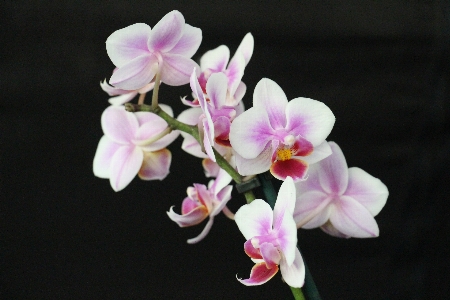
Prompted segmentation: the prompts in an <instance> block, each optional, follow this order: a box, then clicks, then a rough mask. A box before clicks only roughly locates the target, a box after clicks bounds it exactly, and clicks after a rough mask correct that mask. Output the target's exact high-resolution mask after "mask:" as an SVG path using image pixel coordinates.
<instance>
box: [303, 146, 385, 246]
mask: <svg viewBox="0 0 450 300" xmlns="http://www.w3.org/2000/svg"><path fill="white" fill-rule="evenodd" d="M329 145H330V147H331V149H332V151H333V154H332V155H330V156H328V157H327V158H325V159H324V160H322V161H320V162H319V163H317V164H315V165H314V166H311V168H310V170H309V177H308V180H306V181H303V182H298V183H296V187H297V202H296V206H295V210H294V219H295V221H296V223H297V227H298V228H300V227H302V228H305V229H310V228H316V227H320V228H321V229H322V230H323V231H325V232H326V233H328V234H330V235H333V236H336V237H345V238H350V237H357V238H368V237H377V236H378V235H379V229H378V225H377V222H376V221H375V219H374V216H376V215H377V214H378V213H379V212H380V211H381V209H382V208H383V207H384V205H385V204H386V200H387V197H388V195H389V192H388V189H387V187H386V185H384V184H383V183H382V182H381V181H380V180H379V179H378V178H375V177H373V176H371V175H369V174H368V173H366V172H365V171H363V170H361V169H360V168H356V167H353V168H348V167H347V162H346V161H345V157H344V154H343V153H342V150H341V148H339V146H338V145H337V144H336V143H333V142H329Z"/></svg>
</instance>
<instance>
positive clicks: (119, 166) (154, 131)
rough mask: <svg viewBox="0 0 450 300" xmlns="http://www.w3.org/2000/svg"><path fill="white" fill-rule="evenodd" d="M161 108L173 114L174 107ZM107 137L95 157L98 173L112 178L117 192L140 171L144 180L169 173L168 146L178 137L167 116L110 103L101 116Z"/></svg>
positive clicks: (101, 141) (102, 140) (164, 106)
mask: <svg viewBox="0 0 450 300" xmlns="http://www.w3.org/2000/svg"><path fill="white" fill-rule="evenodd" d="M161 108H162V109H163V110H164V111H165V112H167V113H168V114H170V115H173V113H172V109H171V108H170V107H168V106H166V105H161ZM101 123H102V129H103V132H104V134H105V135H104V136H103V137H102V138H101V139H100V142H99V144H98V147H97V151H96V153H95V157H94V165H93V169H94V174H95V176H97V177H100V178H109V181H110V183H111V186H112V188H113V190H114V191H116V192H118V191H120V190H122V189H124V188H125V187H126V186H127V185H128V184H129V183H130V182H131V180H133V178H134V177H135V176H136V174H138V175H139V177H140V178H141V179H143V180H156V179H159V180H162V179H164V178H165V177H166V176H167V174H168V173H169V166H170V162H171V159H172V155H171V153H170V151H169V150H167V149H165V147H166V146H167V145H169V144H170V143H171V142H172V141H173V140H175V138H176V137H177V136H178V134H179V132H178V131H172V132H171V133H169V131H170V129H169V127H168V125H167V123H166V121H164V120H163V119H161V118H160V117H159V116H157V115H155V114H152V113H148V112H137V113H130V112H127V111H125V108H124V107H123V106H110V107H108V108H107V109H106V110H105V111H104V112H103V114H102V118H101Z"/></svg>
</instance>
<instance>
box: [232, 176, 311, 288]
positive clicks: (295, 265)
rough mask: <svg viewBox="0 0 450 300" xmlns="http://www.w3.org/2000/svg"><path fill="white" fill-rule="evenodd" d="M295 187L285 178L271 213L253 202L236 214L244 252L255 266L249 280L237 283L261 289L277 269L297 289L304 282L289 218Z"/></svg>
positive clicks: (300, 260)
mask: <svg viewBox="0 0 450 300" xmlns="http://www.w3.org/2000/svg"><path fill="white" fill-rule="evenodd" d="M294 206H295V185H294V181H293V180H292V178H291V177H287V178H286V180H285V181H284V182H283V184H282V185H281V187H280V190H279V192H278V197H277V201H276V203H275V207H274V209H273V211H272V209H271V208H270V206H269V204H267V202H265V201H264V200H261V199H256V200H254V201H252V202H251V203H250V204H246V205H243V206H242V207H241V208H239V210H238V211H237V212H236V215H235V220H236V224H237V226H238V227H239V230H240V231H241V232H242V234H243V235H244V237H245V238H246V239H247V241H246V242H245V243H244V250H245V253H247V255H248V256H249V257H250V258H252V260H253V261H254V262H255V263H256V264H255V266H254V267H253V268H252V271H251V273H250V278H248V279H244V280H242V279H239V278H238V280H239V281H240V282H242V283H243V284H245V285H261V284H263V283H266V282H267V281H268V280H269V279H271V278H272V277H273V276H274V275H275V274H276V273H277V272H278V266H280V270H281V275H282V276H283V279H284V281H286V283H287V284H289V285H290V286H292V287H297V288H300V287H302V286H303V283H304V280H305V265H304V263H303V259H302V256H301V255H300V251H299V250H298V249H297V227H296V226H295V221H294V218H293V216H292V214H293V212H294Z"/></svg>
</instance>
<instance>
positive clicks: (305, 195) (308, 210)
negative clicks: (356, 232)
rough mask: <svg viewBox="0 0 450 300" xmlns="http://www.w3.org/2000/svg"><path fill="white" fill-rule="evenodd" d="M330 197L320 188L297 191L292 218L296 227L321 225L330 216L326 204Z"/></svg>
mask: <svg viewBox="0 0 450 300" xmlns="http://www.w3.org/2000/svg"><path fill="white" fill-rule="evenodd" d="M310 180H311V178H308V179H307V180H305V181H302V182H298V183H296V186H297V187H299V186H301V185H305V184H306V183H307V182H308V181H310ZM332 200H333V198H332V197H330V196H328V195H327V194H325V193H323V192H322V191H320V190H311V191H306V192H305V191H302V192H301V193H297V201H296V203H295V210H294V220H295V223H296V224H297V228H300V227H301V228H304V229H311V228H316V227H319V226H322V225H323V224H325V222H327V221H328V219H329V218H330V212H331V210H330V209H329V207H328V204H330V202H331V201H332Z"/></svg>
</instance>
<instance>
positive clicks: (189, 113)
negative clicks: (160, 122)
mask: <svg viewBox="0 0 450 300" xmlns="http://www.w3.org/2000/svg"><path fill="white" fill-rule="evenodd" d="M202 113H203V111H202V109H201V108H200V107H193V108H188V109H186V110H183V111H182V112H181V114H179V115H178V117H177V120H178V121H180V122H183V123H186V124H188V125H197V124H198V120H199V118H200V116H201V114H202Z"/></svg>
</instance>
